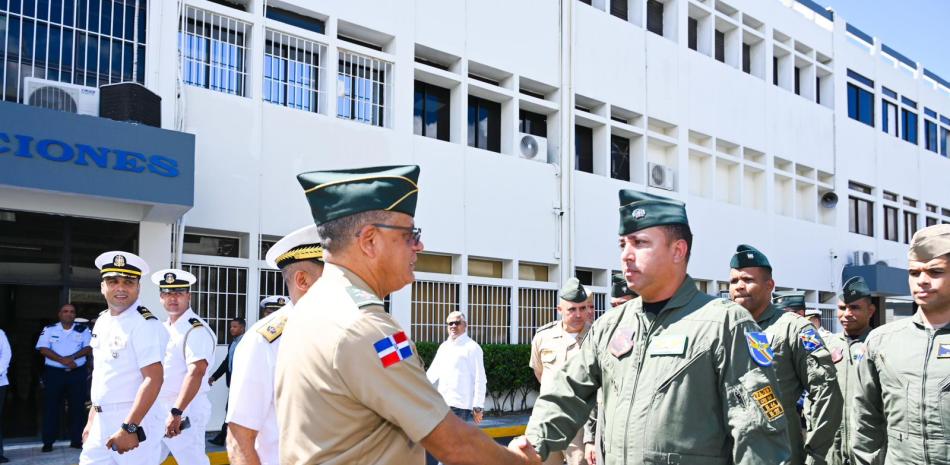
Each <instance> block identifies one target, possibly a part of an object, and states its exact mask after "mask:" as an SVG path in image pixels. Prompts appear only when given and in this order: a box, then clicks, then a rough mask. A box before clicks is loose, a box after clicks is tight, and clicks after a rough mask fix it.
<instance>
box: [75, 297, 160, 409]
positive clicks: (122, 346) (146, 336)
mask: <svg viewBox="0 0 950 465" xmlns="http://www.w3.org/2000/svg"><path fill="white" fill-rule="evenodd" d="M141 305H142V304H141V303H139V302H138V301H136V302H135V303H133V304H132V305H131V306H129V308H128V309H126V310H125V311H123V312H122V313H120V314H119V315H117V316H112V314H111V313H110V312H109V310H106V311H104V312H102V313H101V314H99V319H98V320H96V326H95V328H93V330H92V341H91V342H90V343H89V345H90V346H92V356H93V358H95V360H96V363H95V365H94V366H93V368H92V389H91V392H90V398H91V400H92V403H93V404H96V405H105V404H113V403H123V402H133V401H135V396H136V394H137V393H138V391H139V386H140V385H141V384H142V381H144V380H145V378H144V377H143V376H142V372H141V369H142V368H145V367H146V366H148V365H151V364H153V363H161V362H162V359H163V358H164V357H165V347H166V346H167V345H168V331H166V330H165V327H164V326H162V322H160V321H158V319H157V318H155V319H146V317H145V316H143V315H142V314H141V313H139V311H138V308H139V306H141ZM143 308H144V307H143Z"/></svg>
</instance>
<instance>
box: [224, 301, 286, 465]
mask: <svg viewBox="0 0 950 465" xmlns="http://www.w3.org/2000/svg"><path fill="white" fill-rule="evenodd" d="M292 310H293V305H291V304H289V303H288V304H287V305H284V306H283V307H281V308H280V310H277V311H276V312H274V313H271V314H270V315H268V316H266V317H264V318H263V319H261V320H260V321H258V322H257V323H254V325H253V326H251V327H250V329H248V330H247V332H246V333H244V335H245V336H246V337H245V338H244V339H242V340H241V343H240V344H238V346H237V349H235V350H234V371H233V372H231V391H230V392H229V393H228V405H230V406H231V408H229V409H228V414H227V418H226V421H227V422H229V423H235V424H238V425H241V426H243V427H245V428H250V429H252V430H255V431H257V439H256V440H255V441H254V450H256V451H257V456H258V457H259V458H260V460H261V465H280V450H279V448H278V446H279V440H280V432H279V431H278V429H277V411H276V409H275V407H274V371H275V370H276V369H277V351H278V350H279V348H280V341H281V339H282V338H281V337H280V336H278V337H277V338H275V339H274V340H273V341H268V340H267V338H265V337H264V333H270V334H272V335H273V334H274V333H272V332H271V331H269V329H273V330H275V331H276V328H278V327H280V328H283V324H284V322H286V321H287V317H288V316H289V315H290V312H291V311H292Z"/></svg>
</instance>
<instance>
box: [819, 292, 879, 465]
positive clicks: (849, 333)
mask: <svg viewBox="0 0 950 465" xmlns="http://www.w3.org/2000/svg"><path fill="white" fill-rule="evenodd" d="M875 311H877V307H876V306H875V305H874V303H873V302H872V300H871V290H870V289H869V288H868V285H867V283H865V282H864V278H861V277H860V276H855V277H853V278H851V279H849V280H847V281H846V282H845V283H844V286H842V288H841V296H840V297H839V298H838V321H840V322H841V327H842V328H844V331H843V332H842V333H841V334H833V335H831V337H829V338H828V339H826V340H825V342H827V343H828V350H830V351H831V361H833V362H835V369H836V370H837V372H838V388H839V389H841V394H842V397H843V398H844V408H843V415H842V417H841V427H839V428H838V432H837V433H836V434H835V443H834V446H832V448H831V450H830V451H829V453H828V463H830V464H832V465H852V464H854V463H856V462H855V460H854V452H853V448H854V434H853V432H854V413H853V412H854V396H855V395H856V393H857V379H856V377H857V368H858V364H859V363H861V360H864V355H865V353H866V348H865V347H864V341H865V339H867V337H868V333H869V332H870V331H871V324H870V323H871V317H872V316H874V312H875Z"/></svg>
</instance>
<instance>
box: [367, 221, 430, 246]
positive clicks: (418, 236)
mask: <svg viewBox="0 0 950 465" xmlns="http://www.w3.org/2000/svg"><path fill="white" fill-rule="evenodd" d="M373 226H376V227H377V228H383V229H395V230H397V231H405V232H408V233H410V234H411V237H410V239H411V244H412V245H416V244H418V243H419V242H420V241H421V240H422V228H414V227H412V226H396V225H394V224H382V223H373Z"/></svg>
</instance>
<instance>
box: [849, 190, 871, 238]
mask: <svg viewBox="0 0 950 465" xmlns="http://www.w3.org/2000/svg"><path fill="white" fill-rule="evenodd" d="M848 203H849V207H850V211H849V218H848V220H849V221H848V230H849V231H851V232H853V233H855V234H861V235H864V236H873V235H874V202H871V201H870V200H866V199H861V198H857V197H848Z"/></svg>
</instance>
